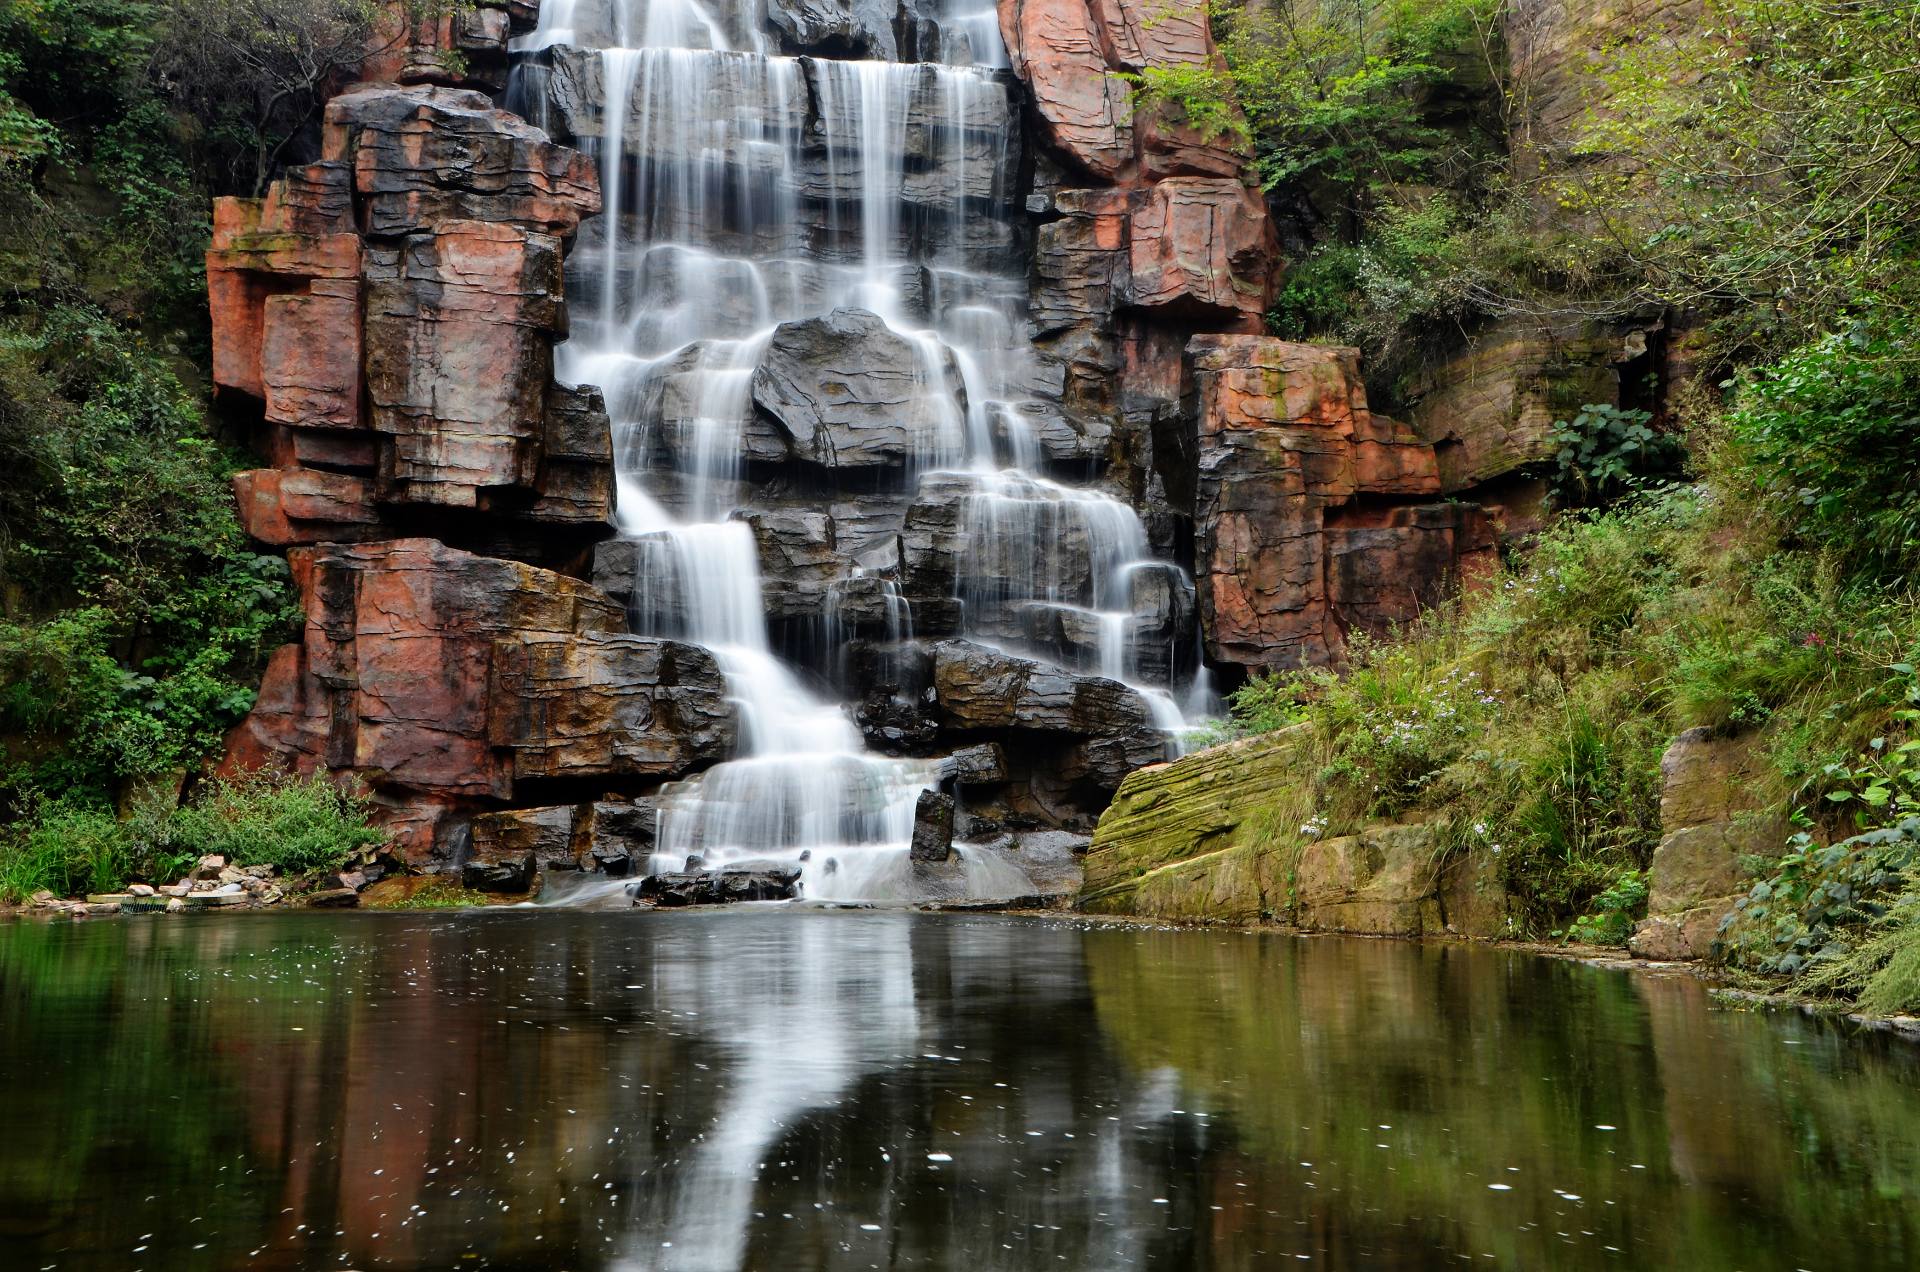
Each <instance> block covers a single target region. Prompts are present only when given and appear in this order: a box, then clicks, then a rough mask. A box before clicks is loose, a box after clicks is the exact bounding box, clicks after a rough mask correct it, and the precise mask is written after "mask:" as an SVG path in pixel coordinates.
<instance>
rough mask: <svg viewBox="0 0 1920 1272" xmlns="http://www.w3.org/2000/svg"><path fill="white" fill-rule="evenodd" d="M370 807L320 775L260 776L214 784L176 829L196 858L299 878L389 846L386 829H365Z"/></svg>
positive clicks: (178, 819)
mask: <svg viewBox="0 0 1920 1272" xmlns="http://www.w3.org/2000/svg"><path fill="white" fill-rule="evenodd" d="M367 810H368V805H367V802H366V799H365V797H364V796H362V795H359V794H357V793H355V792H353V791H349V790H345V789H342V788H341V787H340V786H337V785H335V784H334V783H333V782H332V781H330V780H329V779H328V778H327V777H325V776H324V775H322V774H314V775H313V776H311V777H304V778H300V777H296V778H285V777H277V776H272V775H264V774H258V775H253V776H247V777H237V778H232V779H227V780H222V781H216V782H213V783H211V784H210V785H209V786H208V787H207V788H206V790H204V791H203V792H201V794H200V795H199V797H198V798H197V799H195V800H194V801H193V803H192V804H191V805H189V806H188V807H187V808H184V809H182V810H181V811H180V812H179V813H178V814H177V815H176V816H175V818H174V825H173V828H172V829H173V833H174V835H175V836H176V837H177V839H176V841H177V842H178V843H180V844H182V845H188V846H191V848H192V850H193V852H194V853H195V854H196V855H200V854H205V853H217V854H219V855H220V856H222V857H225V858H226V859H227V860H228V861H229V862H231V863H233V864H235V865H241V866H273V867H276V868H277V869H278V870H279V871H280V872H281V873H282V874H286V875H296V876H297V875H305V874H313V873H316V872H319V871H323V870H335V869H338V868H339V867H341V866H344V865H346V864H347V863H348V862H350V861H352V860H353V859H354V858H356V857H358V856H360V855H361V854H362V853H364V852H366V851H368V850H370V849H373V848H377V847H379V846H380V845H381V844H383V843H385V842H386V834H385V832H383V831H379V830H375V829H373V828H372V827H371V826H369V825H368V824H367Z"/></svg>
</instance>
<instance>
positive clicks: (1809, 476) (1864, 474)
mask: <svg viewBox="0 0 1920 1272" xmlns="http://www.w3.org/2000/svg"><path fill="white" fill-rule="evenodd" d="M1885 321H1886V320H1885V319H1881V320H1877V321H1874V322H1867V321H1862V322H1858V323H1854V324H1851V325H1849V326H1848V327H1847V328H1846V329H1845V330H1843V331H1840V332H1836V333H1834V334H1831V335H1827V336H1823V337H1821V338H1819V339H1817V340H1814V341H1813V342H1811V343H1810V344H1808V345H1806V346H1804V347H1802V348H1800V349H1798V350H1796V351H1794V352H1793V353H1791V354H1789V355H1788V356H1787V357H1785V358H1783V359H1781V360H1780V361H1779V362H1777V363H1775V364H1773V365H1771V366H1768V367H1766V368H1764V369H1762V370H1760V371H1758V372H1756V373H1754V374H1752V375H1750V376H1749V377H1747V378H1746V379H1745V381H1744V382H1743V383H1742V384H1741V385H1740V386H1739V388H1738V392H1737V395H1736V397H1735V401H1734V406H1733V409H1732V410H1731V411H1730V412H1729V414H1728V433H1729V437H1730V441H1731V444H1732V446H1733V448H1734V449H1735V452H1736V457H1737V459H1738V461H1739V475H1740V477H1741V478H1742V479H1743V481H1742V486H1743V487H1744V490H1743V491H1742V493H1745V494H1749V495H1751V496H1754V497H1757V498H1758V499H1760V500H1762V501H1764V502H1771V503H1772V504H1773V505H1774V506H1775V508H1776V511H1777V514H1778V515H1779V516H1780V517H1781V518H1782V519H1783V521H1784V522H1785V523H1786V525H1787V527H1788V529H1789V530H1790V531H1791V532H1792V533H1793V534H1795V535H1796V536H1798V537H1800V538H1802V539H1804V540H1805V541H1807V542H1809V543H1812V544H1815V545H1818V546H1820V547H1822V548H1827V549H1830V550H1832V551H1834V552H1835V553H1837V554H1838V555H1839V556H1841V557H1842V558H1843V559H1844V560H1845V561H1846V562H1847V564H1849V565H1850V566H1854V567H1857V568H1861V569H1864V570H1867V571H1871V572H1873V573H1876V574H1885V575H1898V574H1902V573H1906V572H1908V571H1910V570H1911V569H1912V568H1913V566H1914V565H1915V564H1916V563H1920V348H1916V346H1915V344H1914V343H1913V341H1912V340H1911V339H1910V338H1907V337H1905V336H1904V334H1903V335H1902V336H1895V335H1892V334H1889V333H1888V332H1886V331H1885V330H1884V329H1883V326H1882V324H1883V323H1884V322H1885Z"/></svg>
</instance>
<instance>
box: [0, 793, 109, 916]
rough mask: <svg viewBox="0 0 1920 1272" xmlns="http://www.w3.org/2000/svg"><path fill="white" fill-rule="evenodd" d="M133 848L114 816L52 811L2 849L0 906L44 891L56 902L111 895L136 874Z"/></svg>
mask: <svg viewBox="0 0 1920 1272" xmlns="http://www.w3.org/2000/svg"><path fill="white" fill-rule="evenodd" d="M131 849H132V844H131V842H130V840H129V837H128V835H127V833H126V830H125V828H124V827H123V826H122V825H121V823H120V822H119V820H118V819H116V818H115V817H114V816H113V814H111V813H107V812H102V811H99V810H97V809H83V808H65V807H60V808H54V809H51V810H49V811H47V812H46V813H44V814H42V815H41V816H40V817H39V818H37V819H35V821H34V823H33V824H32V826H31V827H30V828H29V829H27V830H26V831H25V833H24V834H16V835H15V837H14V839H13V840H12V841H11V842H6V843H0V901H21V900H25V899H26V898H28V897H31V896H32V895H33V894H34V893H36V892H39V891H42V890H45V891H49V892H52V893H54V894H55V895H57V896H63V897H66V896H79V895H83V894H85V893H89V892H111V891H113V890H114V889H116V888H118V887H120V886H121V884H122V883H124V882H125V881H126V879H127V877H128V876H129V875H130V874H131V873H132V871H133V861H132V851H131Z"/></svg>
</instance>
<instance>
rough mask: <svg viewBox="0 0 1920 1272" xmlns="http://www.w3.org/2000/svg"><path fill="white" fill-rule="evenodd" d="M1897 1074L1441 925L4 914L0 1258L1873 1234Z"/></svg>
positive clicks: (1342, 1261) (1127, 1258) (1535, 1248)
mask: <svg viewBox="0 0 1920 1272" xmlns="http://www.w3.org/2000/svg"><path fill="white" fill-rule="evenodd" d="M1917 1077H1920V1054H1917V1053H1915V1052H1913V1051H1910V1050H1908V1049H1907V1048H1905V1047H1904V1046H1902V1045H1900V1044H1893V1043H1889V1042H1887V1041H1885V1040H1881V1039H1876V1038H1864V1039H1862V1038H1852V1037H1848V1036H1846V1035H1844V1034H1843V1033H1841V1032H1839V1031H1836V1030H1834V1029H1832V1028H1829V1027H1826V1026H1823V1025H1819V1024H1817V1023H1814V1022H1811V1021H1806V1020H1801V1019H1798V1018H1789V1019H1780V1018H1771V1017H1761V1016H1754V1015H1748V1014H1743V1013H1729V1012H1722V1011H1714V1010H1710V1009H1709V1006H1708V1003H1707V1001H1706V1000H1705V998H1704V996H1703V995H1702V993H1701V992H1700V990H1699V989H1698V987H1697V986H1695V985H1693V984H1692V983H1691V982H1686V981H1655V980H1647V979H1644V978H1638V977H1629V976H1624V975H1620V974H1617V973H1608V972H1601V971H1596V970H1594V969H1590V968H1585V967H1578V966H1572V965H1564V964H1558V963H1550V962H1543V961H1538V960H1532V959H1527V958H1523V957H1520V956H1516V955H1508V954H1504V953H1500V952H1496V951H1488V950H1476V949H1440V948H1420V947H1414V946H1404V945H1397V944H1389V943H1381V942H1365V941H1332V940H1319V941H1297V940H1291V939H1287V938H1282V937H1272V936H1248V935H1242V934H1223V933H1211V932H1154V931H1146V930H1140V929H1132V928H1125V929H1114V928H1087V927H1082V926H1080V925H1077V924H1072V923H1064V922H1057V923H1050V922H1034V921H1020V920H1007V919H989V918H957V917H933V916H914V915H907V914H898V913H864V914H824V913H796V912H791V911H786V912H780V911H776V912H761V913H753V914H740V913H734V914H714V915H699V914H686V915H647V916H639V915H628V914H610V915H598V914H582V913H541V912H515V913H508V914H493V915H450V916H433V917H424V916H396V915H388V916H379V915H359V916H304V917H291V916H270V917H267V918H247V917H208V918H206V919H204V920H200V921H179V922H159V921H145V922H135V921H129V922H124V923H99V924H90V925H86V926H79V927H74V926H65V927H55V926H47V925H40V924H14V925H11V926H0V1083H4V1089H5V1090H6V1091H7V1092H9V1094H10V1095H11V1096H12V1097H13V1099H12V1101H11V1106H10V1112H11V1117H10V1119H9V1121H10V1126H9V1131H8V1134H7V1135H6V1137H5V1138H4V1139H0V1267H6V1268H9V1269H11V1268H13V1267H21V1268H29V1267H31V1268H84V1269H91V1268H114V1269H122V1268H222V1269H223V1268H238V1267H247V1268H269V1269H291V1268H325V1267H341V1268H362V1269H371V1268H423V1269H424V1268H434V1269H441V1268H454V1267H459V1268H466V1267H473V1268H512V1269H529V1270H532V1269H622V1270H641V1269H647V1270H653V1269H659V1270H662V1272H666V1270H668V1269H674V1270H679V1269H689V1270H691V1269H712V1268H719V1269H733V1268H752V1269H809V1268H818V1269H833V1270H834V1272H839V1270H840V1269H864V1268H953V1269H965V1270H966V1272H975V1270H991V1269H1016V1268H1018V1269H1026V1268H1038V1267H1066V1268H1085V1269H1117V1268H1128V1267H1141V1268H1178V1269H1187V1268H1196V1269H1205V1268H1232V1269H1240V1268H1246V1269H1253V1268H1270V1267H1276V1266H1282V1265H1283V1264H1284V1265H1286V1266H1302V1265H1305V1266H1319V1267H1334V1268H1361V1267H1366V1268H1381V1267H1386V1268H1398V1267H1409V1268H1411V1267H1438V1266H1453V1265H1466V1264H1468V1263H1472V1264H1477V1265H1481V1266H1494V1267H1509V1268H1546V1267H1551V1268H1571V1269H1583V1268H1601V1267H1677V1266H1688V1267H1698V1268H1702V1269H1707V1268H1722V1267H1724V1268H1739V1267H1805V1268H1869V1267H1907V1266H1912V1265H1913V1264H1914V1263H1915V1261H1916V1255H1917V1243H1916V1236H1917V1234H1916V1217H1920V1203H1916V1199H1915V1190H1916V1187H1920V1117H1916V1114H1917V1113H1920V1091H1916V1078H1917ZM1303 1256H1304V1257H1303Z"/></svg>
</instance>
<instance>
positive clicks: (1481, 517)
mask: <svg viewBox="0 0 1920 1272" xmlns="http://www.w3.org/2000/svg"><path fill="white" fill-rule="evenodd" d="M1188 351H1189V356H1190V357H1191V359H1192V366H1193V380H1194V387H1195V398H1196V400H1195V404H1194V409H1195V422H1196V427H1197V432H1198V457H1199V483H1198V489H1197V492H1196V508H1195V521H1196V525H1197V528H1198V536H1197V548H1196V551H1197V557H1198V559H1197V562H1196V570H1195V583H1196V585H1197V587H1198V591H1199V600H1200V609H1201V618H1202V622H1203V625H1204V628H1205V636H1206V641H1207V649H1208V653H1209V654H1210V656H1212V657H1213V658H1215V659H1216V660H1218V661H1220V662H1226V663H1237V664H1239V665H1241V666H1245V667H1291V666H1300V665H1306V664H1321V663H1327V662H1333V661H1337V659H1338V657H1339V653H1340V650H1341V648H1342V647H1343V645H1344V641H1345V633H1346V632H1347V631H1349V630H1353V629H1355V628H1358V629H1360V630H1364V631H1367V632H1370V633H1376V634H1377V633H1383V632H1384V631H1386V630H1387V629H1388V628H1389V627H1390V626H1391V625H1393V624H1395V623H1404V622H1407V621H1410V620H1411V619H1413V618H1414V617H1416V616H1417V615H1418V614H1419V612H1420V610H1421V608H1422V607H1424V606H1427V605H1431V604H1432V603H1433V602H1434V601H1435V600H1437V599H1438V598H1439V597H1440V596H1441V595H1443V594H1444V592H1445V590H1446V589H1447V588H1448V587H1449V586H1452V585H1454V584H1456V583H1457V582H1459V581H1460V579H1461V578H1462V577H1463V576H1467V575H1473V574H1477V573H1479V572H1481V571H1483V570H1485V569H1486V568H1488V567H1489V566H1490V564H1491V562H1492V560H1493V551H1494V535H1493V531H1492V527H1491V525H1490V523H1489V521H1488V519H1487V517H1486V516H1485V514H1484V513H1482V512H1481V511H1480V510H1478V509H1476V508H1471V507H1468V506H1465V505H1458V506H1456V505H1447V504H1408V503H1402V504H1398V505H1394V504H1382V503H1380V502H1378V500H1379V499H1380V498H1382V497H1395V498H1399V499H1402V500H1408V499H1422V498H1431V497H1432V496H1434V495H1436V494H1438V493H1439V490H1440V481H1439V473H1438V467H1437V464H1436V462H1435V458H1434V455H1433V451H1432V448H1431V447H1428V446H1425V445H1423V444H1422V443H1420V442H1419V441H1418V439H1417V438H1415V437H1413V436H1412V435H1411V434H1410V433H1409V432H1408V431H1407V430H1406V429H1405V428H1404V427H1403V426H1400V425H1398V424H1396V423H1394V422H1393V421H1391V420H1385V419H1381V418H1379V417H1376V416H1374V415H1373V414H1372V412H1371V411H1369V410H1368V408H1367V399H1366V390H1365V387H1364V385H1363V384H1362V382H1361V379H1360V375H1359V355H1358V352H1357V351H1356V350H1352V349H1334V348H1326V347H1322V346H1315V345H1298V344H1289V343H1286V342H1284V341H1278V340H1268V339H1264V338H1260V337H1254V336H1201V337H1198V338H1196V339H1195V340H1194V341H1193V342H1192V343H1191V344H1190V345H1189V347H1188ZM1362 496H1366V497H1368V501H1367V502H1360V501H1359V499H1360V497H1362Z"/></svg>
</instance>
